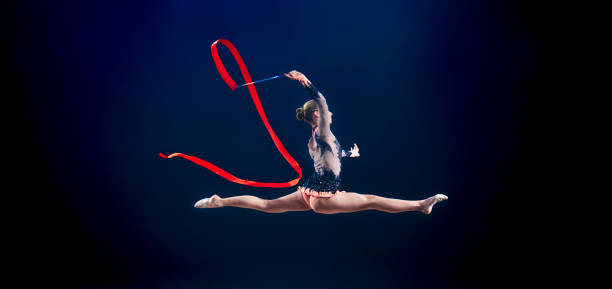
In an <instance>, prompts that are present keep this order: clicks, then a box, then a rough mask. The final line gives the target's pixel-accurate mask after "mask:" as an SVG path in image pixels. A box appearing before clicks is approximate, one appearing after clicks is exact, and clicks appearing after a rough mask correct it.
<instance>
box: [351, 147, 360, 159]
mask: <svg viewBox="0 0 612 289" xmlns="http://www.w3.org/2000/svg"><path fill="white" fill-rule="evenodd" d="M349 152H350V153H351V155H350V157H352V158H356V157H358V156H359V148H358V147H357V144H356V143H354V144H353V147H352V148H351V149H350V150H349Z"/></svg>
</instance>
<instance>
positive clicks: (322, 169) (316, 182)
mask: <svg viewBox="0 0 612 289" xmlns="http://www.w3.org/2000/svg"><path fill="white" fill-rule="evenodd" d="M306 88H307V89H308V90H309V92H310V95H311V97H312V98H313V99H314V101H315V103H316V104H317V109H318V111H319V123H318V132H317V133H316V134H315V135H314V136H312V137H311V139H310V141H312V138H314V140H315V142H314V144H315V145H314V146H313V147H310V146H309V147H308V152H309V153H310V157H311V158H312V160H313V162H314V173H313V174H312V175H311V176H310V177H309V178H308V179H306V180H305V181H304V182H303V183H302V184H301V186H300V187H299V189H300V190H301V191H302V192H303V193H306V194H307V195H309V196H316V197H332V196H333V195H334V193H336V192H338V191H339V188H340V179H341V178H340V175H341V170H342V162H341V159H342V157H345V156H348V154H347V152H346V151H344V150H343V149H341V146H340V143H339V142H338V140H337V139H336V137H335V136H334V134H333V133H332V132H331V130H330V128H329V125H330V120H331V119H330V113H329V108H328V107H327V101H326V100H325V97H324V96H323V94H322V93H321V92H319V91H318V90H317V88H316V87H315V86H314V85H312V84H311V85H310V87H306Z"/></svg>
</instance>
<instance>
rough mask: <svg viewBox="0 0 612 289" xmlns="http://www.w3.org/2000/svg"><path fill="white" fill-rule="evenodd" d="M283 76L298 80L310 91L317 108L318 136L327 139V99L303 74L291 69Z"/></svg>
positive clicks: (328, 118) (328, 129) (328, 130)
mask: <svg viewBox="0 0 612 289" xmlns="http://www.w3.org/2000/svg"><path fill="white" fill-rule="evenodd" d="M285 76H287V77H288V78H290V79H293V80H297V81H299V82H300V83H301V84H302V86H304V87H305V88H306V89H307V90H308V91H309V92H310V96H311V97H312V99H313V100H314V101H315V103H316V104H317V109H318V110H319V123H318V125H317V126H318V128H319V138H321V139H323V140H326V141H327V140H329V137H330V136H331V135H332V134H331V130H330V128H329V124H330V123H329V122H330V115H329V108H328V106H327V100H326V99H325V97H324V96H323V94H322V93H321V92H319V90H318V89H317V88H316V87H315V86H314V85H313V84H312V83H311V82H310V80H308V78H306V76H305V75H304V74H302V73H300V72H298V71H295V70H293V71H291V72H289V73H286V74H285Z"/></svg>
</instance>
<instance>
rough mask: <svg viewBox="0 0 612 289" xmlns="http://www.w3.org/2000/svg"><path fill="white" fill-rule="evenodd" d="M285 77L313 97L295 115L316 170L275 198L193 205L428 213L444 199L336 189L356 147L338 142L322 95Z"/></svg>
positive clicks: (213, 198)
mask: <svg viewBox="0 0 612 289" xmlns="http://www.w3.org/2000/svg"><path fill="white" fill-rule="evenodd" d="M285 76H287V77H288V78H289V79H292V80H297V81H299V82H300V84H302V86H304V87H305V88H306V89H308V91H309V92H310V94H311V97H312V100H309V101H307V102H306V103H305V104H304V105H303V106H302V107H300V108H298V109H297V110H296V118H297V119H298V120H303V121H304V122H306V123H307V124H309V125H310V126H311V127H312V137H311V138H310V141H309V142H308V151H309V153H310V157H311V158H312V160H313V161H314V168H315V172H314V173H313V174H312V175H311V176H310V177H309V178H308V179H307V180H305V181H304V182H303V183H302V185H300V186H298V189H297V191H295V192H293V193H291V194H289V195H286V196H284V197H280V198H278V199H274V200H265V199H261V198H258V197H255V196H249V195H244V196H236V197H229V198H221V197H219V196H218V195H213V196H211V197H210V198H206V199H202V200H200V201H198V202H197V203H196V204H195V207H196V208H220V207H240V208H247V209H254V210H259V211H263V212H267V213H283V212H289V211H308V210H311V209H312V210H313V211H315V212H317V213H322V214H337V213H351V212H357V211H363V210H379V211H383V212H388V213H399V212H407V211H421V212H423V213H424V214H429V213H431V210H432V208H433V206H434V205H435V204H436V203H438V202H440V201H443V200H446V199H447V196H445V195H443V194H437V195H435V196H433V197H430V198H427V199H424V200H419V201H408V200H400V199H391V198H385V197H381V196H377V195H369V194H358V193H352V192H346V191H340V190H338V189H339V188H340V171H341V168H342V164H341V159H342V157H346V156H349V157H358V156H359V148H358V147H357V145H356V144H355V145H354V146H353V148H352V149H351V150H349V153H347V152H346V151H344V150H343V149H341V147H340V143H339V142H338V140H337V139H336V137H335V136H334V134H333V133H332V132H331V130H330V127H329V126H330V124H331V123H332V115H333V113H332V112H330V111H329V109H328V107H327V101H326V100H325V97H323V94H321V93H320V92H319V91H318V90H317V88H316V87H315V86H314V85H313V84H312V83H311V82H310V81H309V80H308V78H306V76H304V74H302V73H300V72H298V71H295V70H293V71H291V72H289V73H286V74H285Z"/></svg>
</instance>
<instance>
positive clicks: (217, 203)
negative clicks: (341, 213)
mask: <svg viewBox="0 0 612 289" xmlns="http://www.w3.org/2000/svg"><path fill="white" fill-rule="evenodd" d="M193 206H194V207H196V208H200V209H206V208H219V207H221V206H222V205H221V197H219V196H217V195H212V197H210V198H206V199H201V200H199V201H198V202H197V203H195V205H193Z"/></svg>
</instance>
